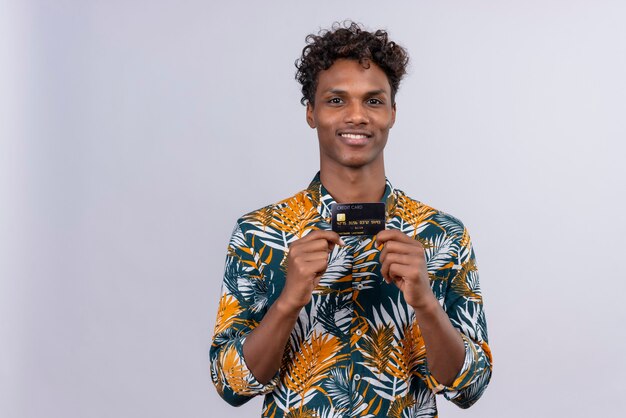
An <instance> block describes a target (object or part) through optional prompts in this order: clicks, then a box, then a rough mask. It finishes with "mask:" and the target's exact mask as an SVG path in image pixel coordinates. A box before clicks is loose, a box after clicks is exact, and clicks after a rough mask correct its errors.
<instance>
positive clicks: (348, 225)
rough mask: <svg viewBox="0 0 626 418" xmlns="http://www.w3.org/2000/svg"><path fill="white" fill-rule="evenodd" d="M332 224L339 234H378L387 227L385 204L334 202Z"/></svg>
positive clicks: (331, 208)
mask: <svg viewBox="0 0 626 418" xmlns="http://www.w3.org/2000/svg"><path fill="white" fill-rule="evenodd" d="M330 210H331V213H332V219H331V226H332V228H333V231H335V232H336V233H338V234H339V235H376V234H378V233H379V232H380V231H382V230H384V229H385V204H384V203H382V202H376V203H334V204H332V205H331V207H330Z"/></svg>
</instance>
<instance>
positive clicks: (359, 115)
mask: <svg viewBox="0 0 626 418" xmlns="http://www.w3.org/2000/svg"><path fill="white" fill-rule="evenodd" d="M345 122H346V123H350V124H353V125H366V124H368V123H369V115H368V113H367V109H366V108H365V106H364V104H363V103H361V102H352V103H350V104H349V105H348V106H347V107H346V117H345Z"/></svg>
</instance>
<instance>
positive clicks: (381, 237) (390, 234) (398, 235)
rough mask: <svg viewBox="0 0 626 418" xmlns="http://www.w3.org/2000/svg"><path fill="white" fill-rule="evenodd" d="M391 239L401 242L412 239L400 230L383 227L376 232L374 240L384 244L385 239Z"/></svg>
mask: <svg viewBox="0 0 626 418" xmlns="http://www.w3.org/2000/svg"><path fill="white" fill-rule="evenodd" d="M391 240H393V241H401V242H410V241H414V240H413V239H412V238H411V237H409V236H408V235H406V234H404V233H403V232H401V231H398V230H397V229H385V230H383V231H380V232H379V233H378V234H376V241H378V242H380V243H381V244H384V243H386V242H387V241H391Z"/></svg>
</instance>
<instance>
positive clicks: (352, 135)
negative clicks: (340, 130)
mask: <svg viewBox="0 0 626 418" xmlns="http://www.w3.org/2000/svg"><path fill="white" fill-rule="evenodd" d="M341 136H343V137H344V138H350V139H361V138H367V135H362V134H341Z"/></svg>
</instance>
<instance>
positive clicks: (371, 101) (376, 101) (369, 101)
mask: <svg viewBox="0 0 626 418" xmlns="http://www.w3.org/2000/svg"><path fill="white" fill-rule="evenodd" d="M367 104H370V105H381V104H383V101H382V100H380V99H376V98H371V99H367Z"/></svg>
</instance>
